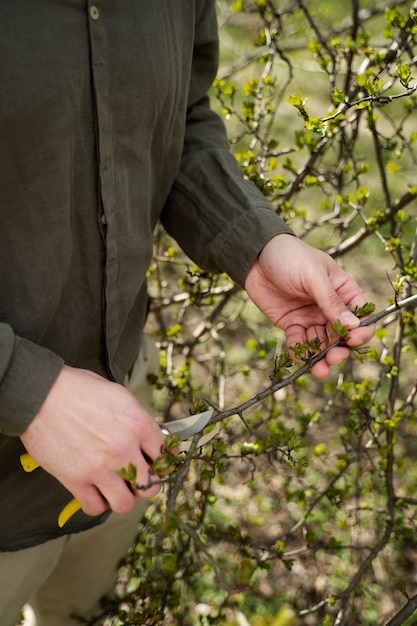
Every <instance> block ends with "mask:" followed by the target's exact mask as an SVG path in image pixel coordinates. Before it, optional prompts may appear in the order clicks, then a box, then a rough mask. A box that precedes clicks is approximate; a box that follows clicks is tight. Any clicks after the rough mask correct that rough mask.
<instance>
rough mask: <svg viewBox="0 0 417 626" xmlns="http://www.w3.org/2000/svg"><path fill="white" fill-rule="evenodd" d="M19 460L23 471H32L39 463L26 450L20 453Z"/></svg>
mask: <svg viewBox="0 0 417 626" xmlns="http://www.w3.org/2000/svg"><path fill="white" fill-rule="evenodd" d="M20 462H21V464H22V467H23V469H24V470H25V472H33V470H35V469H36V468H37V467H39V463H38V462H37V461H35V459H34V458H33V456H30V454H29V453H28V452H25V454H21V455H20Z"/></svg>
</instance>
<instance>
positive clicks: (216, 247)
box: [162, 0, 293, 286]
mask: <svg viewBox="0 0 417 626" xmlns="http://www.w3.org/2000/svg"><path fill="white" fill-rule="evenodd" d="M218 47H219V46H218V31H217V18H216V13H215V2H214V1H212V0H204V1H203V2H202V3H201V6H200V14H199V15H198V16H197V21H196V33H195V46H194V58H193V66H192V75H191V82H190V90H189V101H188V104H189V106H188V111H187V123H186V134H185V141H184V150H183V155H182V161H181V167H180V170H179V173H178V175H177V178H176V181H175V183H174V186H173V188H172V191H171V194H170V196H169V198H168V201H167V203H166V205H165V208H164V211H163V213H162V223H163V224H164V226H165V228H166V229H167V231H168V232H169V233H170V234H171V235H172V236H173V237H174V238H175V239H176V241H177V242H178V243H179V244H180V246H181V247H182V248H183V250H184V251H185V252H186V253H187V254H188V255H189V256H190V257H191V258H192V259H193V260H194V261H195V262H196V263H198V264H199V265H200V266H201V267H203V268H204V269H207V270H209V271H219V270H221V271H225V272H227V273H228V274H229V275H230V276H231V278H232V279H233V280H235V281H236V282H237V283H238V284H239V285H241V286H243V284H244V281H245V278H246V275H247V273H248V271H249V269H250V268H251V266H252V264H253V263H254V261H255V259H256V257H257V256H258V255H259V253H260V251H261V250H262V248H263V247H264V246H265V244H266V243H267V242H268V241H269V240H270V239H271V238H272V237H274V236H275V235H278V234H280V233H289V234H293V231H292V230H291V228H290V227H289V226H288V225H287V224H285V223H284V222H283V221H282V220H281V219H280V218H279V217H278V216H277V214H276V212H275V210H274V208H273V207H272V206H271V204H270V203H269V202H268V201H267V200H266V198H265V197H264V196H263V195H262V193H261V192H260V191H259V190H258V189H257V187H256V186H255V185H254V184H253V183H252V182H250V181H248V180H246V179H245V178H244V177H243V175H242V171H241V168H240V166H239V164H238V163H237V161H236V159H235V158H234V156H233V155H232V154H231V152H230V149H229V143H228V141H227V136H226V131H225V127H224V124H223V121H222V120H221V118H220V117H219V116H218V115H217V114H216V113H215V112H214V111H213V110H212V109H211V108H210V102H209V98H208V96H207V93H208V91H209V89H210V87H211V85H212V82H213V80H214V78H215V76H216V72H217V66H218Z"/></svg>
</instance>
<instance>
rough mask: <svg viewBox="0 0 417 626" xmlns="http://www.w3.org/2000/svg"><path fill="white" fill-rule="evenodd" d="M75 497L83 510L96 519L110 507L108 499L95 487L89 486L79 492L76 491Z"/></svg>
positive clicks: (74, 492)
mask: <svg viewBox="0 0 417 626" xmlns="http://www.w3.org/2000/svg"><path fill="white" fill-rule="evenodd" d="M73 495H74V497H75V498H76V499H77V500H78V501H79V503H80V504H81V508H82V510H83V511H84V513H85V514H86V515H91V516H92V517H96V516H97V515H101V514H102V513H104V512H105V511H106V510H107V509H108V507H109V503H108V502H107V500H106V498H104V497H103V494H102V493H101V492H100V490H99V489H97V487H95V486H94V485H87V486H85V487H83V488H80V489H79V490H78V489H75V490H74V491H73Z"/></svg>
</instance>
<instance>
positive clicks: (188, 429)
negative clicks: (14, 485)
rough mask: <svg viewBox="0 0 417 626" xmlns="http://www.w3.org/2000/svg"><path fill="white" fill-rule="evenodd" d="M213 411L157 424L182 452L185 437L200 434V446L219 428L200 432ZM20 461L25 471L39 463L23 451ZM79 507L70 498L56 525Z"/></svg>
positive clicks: (67, 518) (218, 426)
mask: <svg viewBox="0 0 417 626" xmlns="http://www.w3.org/2000/svg"><path fill="white" fill-rule="evenodd" d="M213 412H214V410H213V409H208V410H207V411H203V412H202V413H196V414H195V415H190V416H189V417H183V418H181V419H177V420H172V421H169V422H164V423H162V424H159V427H160V429H161V430H162V432H163V434H164V435H165V436H167V437H168V436H169V435H176V436H177V437H178V439H180V441H181V442H182V443H181V444H180V445H179V446H178V448H177V449H178V451H179V452H184V451H186V450H188V448H189V447H190V445H191V444H190V442H186V440H187V439H190V438H191V437H194V436H195V435H198V434H201V435H202V436H201V437H200V438H199V440H198V444H199V445H201V446H202V445H204V444H205V443H207V442H208V441H210V440H211V439H212V438H213V437H214V436H215V435H216V433H217V432H218V430H219V428H220V424H216V426H215V428H214V429H213V430H211V431H210V432H209V433H207V434H205V435H203V434H202V433H203V431H204V429H205V428H206V426H208V425H209V422H210V419H211V417H212V415H213ZM20 463H21V465H22V467H23V469H24V471H25V472H33V471H34V470H35V469H36V468H38V467H40V464H39V463H38V462H37V461H35V459H34V458H33V457H32V456H31V455H30V454H29V453H28V452H25V453H24V454H22V455H21V456H20ZM80 509H81V504H80V503H79V501H78V500H77V499H76V498H73V499H72V500H70V501H69V502H68V503H67V504H66V505H65V506H64V508H63V509H62V511H61V512H60V513H59V515H58V526H59V527H60V528H62V527H63V526H64V525H65V524H66V523H67V521H68V520H69V519H70V518H71V517H72V516H73V515H74V514H75V513H76V512H77V511H79V510H80Z"/></svg>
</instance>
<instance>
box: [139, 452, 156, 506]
mask: <svg viewBox="0 0 417 626" xmlns="http://www.w3.org/2000/svg"><path fill="white" fill-rule="evenodd" d="M136 468H137V469H136V471H137V473H136V488H135V489H134V493H135V495H136V496H137V497H138V498H153V496H156V494H157V493H159V491H160V490H161V481H160V479H159V477H158V476H157V475H156V474H154V472H153V471H152V468H151V465H149V463H148V462H147V460H146V459H145V458H144V457H142V460H141V461H139V463H138V464H137V466H136Z"/></svg>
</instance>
